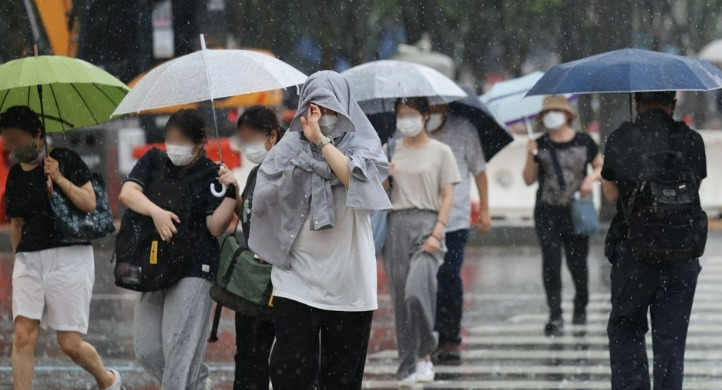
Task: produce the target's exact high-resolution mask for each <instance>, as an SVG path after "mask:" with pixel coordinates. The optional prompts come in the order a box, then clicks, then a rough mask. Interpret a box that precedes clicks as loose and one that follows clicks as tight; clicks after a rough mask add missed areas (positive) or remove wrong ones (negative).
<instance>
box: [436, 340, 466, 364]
mask: <svg viewBox="0 0 722 390" xmlns="http://www.w3.org/2000/svg"><path fill="white" fill-rule="evenodd" d="M431 362H432V363H434V364H435V365H439V366H459V365H461V348H460V346H459V344H455V343H449V342H443V343H441V345H440V346H439V348H437V349H436V351H434V353H432V354H431Z"/></svg>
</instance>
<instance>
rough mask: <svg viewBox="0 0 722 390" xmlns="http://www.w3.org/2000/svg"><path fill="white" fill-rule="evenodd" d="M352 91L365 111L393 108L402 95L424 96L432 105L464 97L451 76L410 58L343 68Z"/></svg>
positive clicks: (382, 110) (371, 111)
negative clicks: (412, 61) (409, 60)
mask: <svg viewBox="0 0 722 390" xmlns="http://www.w3.org/2000/svg"><path fill="white" fill-rule="evenodd" d="M343 75H344V77H346V79H347V80H348V82H349V85H350V86H351V94H352V95H353V97H354V99H356V101H357V102H358V103H359V105H360V106H361V109H363V111H364V112H365V113H366V114H367V115H370V114H377V113H380V112H384V111H389V110H392V109H393V108H394V102H395V101H396V99H398V98H403V97H427V98H429V100H430V102H431V104H432V105H436V104H443V103H450V102H453V101H455V100H459V99H463V98H465V97H466V93H465V92H464V90H462V89H461V88H459V86H458V85H456V83H454V81H453V80H451V79H450V78H448V77H446V76H445V75H443V74H441V73H440V72H438V71H436V70H434V69H432V68H429V67H428V66H424V65H420V64H414V63H411V62H404V61H394V60H381V61H373V62H369V63H366V64H363V65H359V66H355V67H353V68H351V69H349V70H347V71H345V72H343Z"/></svg>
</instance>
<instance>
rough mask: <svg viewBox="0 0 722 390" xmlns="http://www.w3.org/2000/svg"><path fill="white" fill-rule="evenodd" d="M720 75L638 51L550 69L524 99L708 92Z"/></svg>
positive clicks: (691, 61) (699, 63)
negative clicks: (580, 94) (639, 93)
mask: <svg viewBox="0 0 722 390" xmlns="http://www.w3.org/2000/svg"><path fill="white" fill-rule="evenodd" d="M718 88H722V72H720V70H719V69H717V68H716V67H715V66H714V65H712V64H710V63H709V62H707V61H704V60H699V59H696V58H690V57H683V56H678V55H674V54H667V53H658V52H653V51H648V50H639V49H622V50H616V51H611V52H608V53H603V54H598V55H594V56H591V57H587V58H583V59H581V60H577V61H572V62H567V63H564V64H561V65H557V66H555V67H553V68H552V69H551V70H549V72H547V73H546V74H545V75H544V76H543V77H542V78H541V80H539V82H537V83H536V85H534V87H533V88H532V89H531V90H530V91H529V93H528V94H527V95H559V94H565V93H614V92H619V93H630V92H652V91H709V90H713V89H718Z"/></svg>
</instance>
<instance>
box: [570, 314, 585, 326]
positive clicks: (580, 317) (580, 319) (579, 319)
mask: <svg viewBox="0 0 722 390" xmlns="http://www.w3.org/2000/svg"><path fill="white" fill-rule="evenodd" d="M572 324H574V325H586V324H587V313H586V312H581V313H574V317H573V318H572Z"/></svg>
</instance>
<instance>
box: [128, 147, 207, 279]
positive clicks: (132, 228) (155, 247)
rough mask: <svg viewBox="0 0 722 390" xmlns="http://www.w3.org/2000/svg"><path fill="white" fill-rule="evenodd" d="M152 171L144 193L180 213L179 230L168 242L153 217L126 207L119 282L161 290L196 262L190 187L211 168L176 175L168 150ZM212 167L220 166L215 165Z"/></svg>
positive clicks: (181, 275)
mask: <svg viewBox="0 0 722 390" xmlns="http://www.w3.org/2000/svg"><path fill="white" fill-rule="evenodd" d="M159 155H160V161H159V162H158V163H157V168H156V169H155V170H154V172H152V173H151V181H150V183H149V184H148V185H147V187H146V188H145V189H144V191H143V193H144V194H145V195H146V196H147V197H148V199H149V200H150V201H151V202H153V203H155V204H156V205H158V206H159V207H161V208H163V209H164V210H168V211H171V212H173V213H175V214H176V215H179V216H180V220H181V223H180V224H179V225H177V230H178V233H176V234H175V235H174V236H173V238H172V239H171V240H170V241H168V242H166V241H163V240H162V239H161V238H160V235H159V234H158V231H157V230H156V228H155V224H154V223H153V218H151V217H148V216H145V215H142V214H139V213H136V212H135V211H133V210H130V209H128V210H126V212H125V214H124V215H123V218H122V220H121V223H120V229H119V230H118V235H117V236H116V242H115V254H114V260H115V262H116V264H115V271H114V275H115V284H116V285H117V286H119V287H122V288H126V289H129V290H134V291H141V292H147V291H158V290H163V289H166V288H169V287H171V286H172V285H174V284H175V283H176V282H177V281H178V280H180V279H181V278H182V277H183V272H184V269H183V268H184V267H183V265H184V264H187V263H188V262H189V261H193V255H194V250H193V248H194V245H195V237H193V236H192V234H191V231H190V220H191V207H190V205H191V196H190V194H189V190H188V189H189V186H190V184H192V183H193V182H195V181H197V180H200V179H202V178H204V177H206V176H207V175H208V174H209V173H210V172H212V171H211V169H206V170H201V171H198V172H195V173H193V174H190V175H187V176H184V177H181V178H172V177H170V175H169V174H168V172H169V169H170V166H169V161H168V158H167V157H166V155H165V153H159ZM212 169H217V167H213V168H212Z"/></svg>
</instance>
